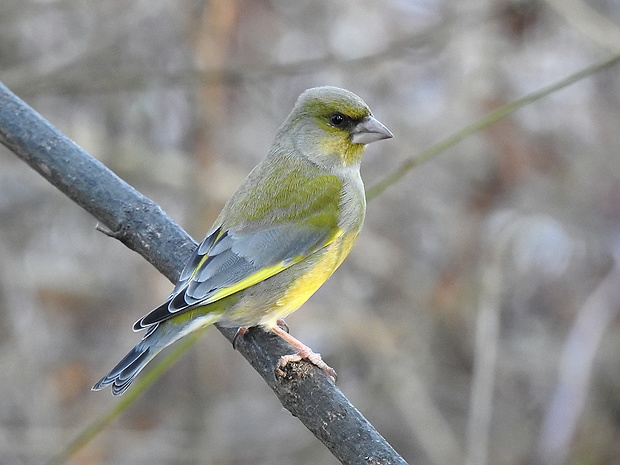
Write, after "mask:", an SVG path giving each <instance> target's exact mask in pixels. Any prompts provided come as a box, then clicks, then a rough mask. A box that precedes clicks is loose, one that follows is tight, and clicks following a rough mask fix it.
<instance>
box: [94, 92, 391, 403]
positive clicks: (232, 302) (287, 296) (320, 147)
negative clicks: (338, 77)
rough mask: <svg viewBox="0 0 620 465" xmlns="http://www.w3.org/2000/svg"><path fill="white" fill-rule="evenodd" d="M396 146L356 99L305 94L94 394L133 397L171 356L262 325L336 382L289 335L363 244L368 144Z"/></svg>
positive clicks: (316, 358) (343, 95)
mask: <svg viewBox="0 0 620 465" xmlns="http://www.w3.org/2000/svg"><path fill="white" fill-rule="evenodd" d="M391 137H393V136H392V133H391V132H390V131H389V130H388V129H387V128H386V127H385V126H384V125H383V124H381V123H380V122H379V121H378V120H377V119H375V118H374V117H373V115H372V113H371V111H370V109H369V108H368V105H366V103H364V101H363V100H362V99H361V98H359V97H358V96H357V95H355V94H353V93H351V92H349V91H347V90H344V89H339V88H337V87H317V88H313V89H308V90H306V91H305V92H303V93H302V94H301V95H300V96H299V99H298V100H297V103H296V104H295V107H294V108H293V111H292V112H291V113H290V115H289V116H288V117H287V118H286V120H285V121H284V123H283V124H282V126H281V127H280V128H279V130H278V132H277V134H276V138H275V141H274V143H273V146H272V147H271V149H270V150H269V153H268V155H267V157H266V158H265V159H264V160H263V161H262V162H261V163H259V164H258V165H257V166H256V167H255V168H254V169H253V170H252V171H251V172H250V174H249V175H248V176H247V178H246V179H245V181H244V182H243V183H242V184H241V185H240V186H239V187H238V188H237V190H236V191H235V193H234V194H233V196H232V198H231V199H230V200H229V201H228V202H227V203H226V205H225V206H224V209H223V210H222V212H221V213H220V215H219V216H218V217H217V219H216V220H215V223H214V224H213V226H212V227H211V229H210V230H209V232H208V233H207V235H206V237H205V239H204V240H203V241H202V242H201V243H200V245H199V246H198V247H197V249H196V250H195V252H194V253H193V255H192V257H191V258H190V259H189V261H188V263H187V264H186V266H185V268H184V269H183V271H182V273H181V275H180V277H179V281H178V283H177V285H176V286H175V288H174V290H173V291H172V294H170V297H169V298H168V300H166V302H164V303H163V304H162V305H160V306H159V307H157V308H155V309H154V310H152V311H151V312H150V313H148V314H147V315H145V316H143V317H142V318H140V319H139V320H138V321H137V322H136V323H135V324H134V326H133V329H134V331H139V330H142V329H146V334H145V335H144V337H143V338H142V340H141V341H140V342H139V343H138V344H137V345H136V346H135V347H134V348H133V349H132V350H131V351H130V352H129V353H128V354H127V355H126V356H125V358H123V359H122V360H121V361H120V362H119V363H118V364H117V365H116V366H115V367H114V368H113V369H112V371H111V372H110V373H109V374H107V375H106V376H104V377H103V378H102V379H101V380H100V381H99V382H98V383H97V384H95V385H94V386H93V388H92V389H93V390H99V389H103V388H104V387H106V386H107V385H110V384H111V385H112V393H113V394H114V395H120V394H122V393H124V392H125V391H126V390H127V388H128V387H129V385H130V384H131V382H132V381H133V380H134V379H135V377H136V376H137V375H138V373H139V372H140V371H141V370H142V369H143V368H144V367H145V366H146V364H147V363H148V362H149V361H150V360H152V359H153V357H155V355H157V353H159V352H160V351H161V350H162V349H163V348H164V347H166V346H168V345H170V344H172V343H173V342H175V341H177V340H179V339H180V338H182V337H183V336H185V335H187V334H189V333H190V332H192V331H196V330H198V329H200V328H203V327H205V326H208V325H211V324H214V323H218V324H220V325H223V326H228V327H239V328H240V329H239V330H238V333H237V335H238V336H240V335H242V334H243V333H244V332H245V331H246V330H247V328H249V327H253V326H260V327H262V328H263V329H264V330H266V331H273V332H275V333H276V334H278V335H279V336H280V337H282V338H283V339H285V340H286V341H287V342H289V343H290V344H291V345H292V346H293V347H294V348H295V350H297V352H296V353H295V354H290V355H285V356H283V357H282V358H281V359H280V362H279V364H278V369H280V368H281V367H282V366H284V365H286V364H287V363H289V362H291V361H298V360H301V359H307V360H309V361H310V362H312V363H314V364H315V365H317V366H319V367H320V368H321V369H323V371H325V372H326V373H327V374H328V375H329V376H330V377H332V379H333V380H335V372H334V371H333V370H332V369H331V368H330V367H329V366H327V364H326V363H325V362H323V360H322V359H321V357H320V355H319V354H317V353H314V352H312V351H311V350H310V348H309V347H307V346H305V345H304V344H302V343H301V342H300V341H298V340H297V339H295V338H293V337H292V336H291V335H289V334H288V332H287V331H285V330H283V329H282V327H281V326H283V324H282V323H283V321H282V319H283V318H284V317H285V316H287V315H289V314H290V313H291V312H293V311H295V310H297V309H298V308H299V307H300V306H301V305H302V304H303V303H304V302H305V301H306V300H308V298H309V297H310V296H311V295H312V294H313V293H314V292H315V291H316V290H317V289H318V288H319V287H320V286H321V285H322V284H323V283H324V282H325V281H326V280H327V278H329V277H330V276H331V274H332V273H333V272H334V271H335V270H336V268H338V266H339V265H340V264H341V263H342V261H343V260H344V259H345V257H346V256H347V254H348V253H349V251H350V250H351V247H352V246H353V243H354V242H355V240H356V238H357V236H358V234H359V232H360V229H361V227H362V223H363V221H364V215H365V211H366V198H365V194H364V186H363V184H362V179H361V176H360V163H361V159H362V154H363V152H364V149H365V147H366V145H367V144H369V143H371V142H375V141H379V140H382V139H389V138H391Z"/></svg>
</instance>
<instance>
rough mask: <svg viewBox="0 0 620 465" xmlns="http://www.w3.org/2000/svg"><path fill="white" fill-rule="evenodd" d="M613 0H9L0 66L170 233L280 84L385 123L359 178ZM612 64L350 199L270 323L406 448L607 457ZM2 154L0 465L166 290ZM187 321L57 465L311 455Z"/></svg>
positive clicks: (522, 76)
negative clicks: (129, 397) (118, 409)
mask: <svg viewBox="0 0 620 465" xmlns="http://www.w3.org/2000/svg"><path fill="white" fill-rule="evenodd" d="M619 31H620V3H619V2H618V1H614V0H593V1H589V2H587V3H582V2H581V1H576V0H572V1H561V0H553V1H552V0H546V1H542V0H541V1H508V0H498V1H485V0H462V1H459V2H450V1H440V0H434V1H433V0H411V1H408V0H387V1H371V0H361V1H359V0H345V1H339V2H334V1H327V0H321V1H295V2H287V1H281V0H272V1H268V0H258V1H251V0H238V1H226V0H213V1H207V2H204V1H198V0H177V1H172V0H167V1H164V0H148V1H147V0H138V1H133V2H127V1H121V0H107V1H105V2H101V1H96V0H51V1H34V0H22V1H18V0H9V1H8V2H3V3H2V5H1V6H0V79H1V80H2V81H3V82H4V83H5V84H6V85H7V86H8V87H9V88H11V89H12V90H13V91H14V92H15V93H17V94H18V95H19V96H21V97H22V98H23V99H24V100H26V101H27V102H28V103H29V104H31V105H32V106H33V107H34V108H35V109H37V110H38V111H39V112H41V113H42V114H43V115H44V116H45V117H46V118H48V119H49V120H50V121H51V122H52V123H53V124H54V125H56V126H57V127H58V128H59V129H61V130H62V131H64V132H65V133H66V134H67V135H68V136H69V137H71V138H72V139H74V140H75V141H76V142H77V143H78V144H80V145H81V146H82V147H84V148H85V149H86V150H87V151H89V152H90V153H91V154H92V155H93V156H95V157H97V158H98V159H99V160H101V161H102V162H104V163H105V164H106V165H107V166H108V167H110V168H111V169H112V170H114V171H115V172H116V173H117V174H118V175H120V176H121V177H122V178H123V179H125V180H126V181H128V182H129V183H130V184H132V185H134V186H135V187H136V188H137V189H139V190H140V191H142V192H143V193H144V194H146V195H147V196H149V197H150V198H152V199H153V200H155V201H156V202H158V203H159V204H160V205H162V207H163V208H164V209H165V210H166V211H167V212H168V213H169V214H170V216H172V218H173V219H175V220H176V221H177V222H179V223H180V224H181V225H183V226H184V227H185V228H186V229H187V230H188V231H189V232H190V233H191V234H192V235H193V236H194V237H195V238H196V239H200V238H202V235H203V234H204V232H205V231H206V230H207V229H208V227H209V226H210V223H211V221H212V220H213V219H214V217H215V215H216V214H217V213H218V212H219V209H220V208H221V207H222V206H223V203H224V202H225V201H226V199H227V198H228V196H229V195H230V194H231V193H232V191H233V190H234V188H235V187H236V186H237V185H238V183H239V182H241V180H242V179H243V177H244V176H245V175H246V174H247V173H248V172H249V170H250V169H251V168H252V167H253V166H254V165H255V164H256V163H257V162H258V161H259V160H260V159H261V158H262V157H263V156H264V155H265V154H266V152H267V150H268V148H269V146H270V144H271V141H272V138H273V135H274V133H275V131H276V129H277V127H278V126H279V124H280V123H281V122H282V120H283V119H284V118H285V116H286V115H287V114H288V112H289V111H290V109H291V108H292V105H293V103H294V101H295V99H296V97H297V96H298V94H299V93H300V92H301V91H303V90H304V89H306V88H308V87H312V86H316V85H324V84H330V85H337V86H341V87H345V88H348V89H350V90H352V91H354V92H356V93H358V94H359V95H360V96H362V98H364V99H365V100H366V101H367V102H368V104H369V105H370V106H371V108H372V109H373V111H374V113H375V115H376V116H377V117H378V118H379V119H380V120H381V121H382V122H383V123H385V124H386V125H387V126H388V127H389V128H390V129H391V130H392V131H393V133H394V134H395V139H394V140H392V141H389V142H382V143H380V144H373V145H372V146H370V147H369V150H368V152H367V155H366V157H365V161H364V165H363V176H364V179H365V181H366V185H367V186H371V185H372V184H373V183H375V182H377V181H379V180H381V179H382V178H383V177H384V176H386V175H387V174H388V173H391V172H392V171H393V170H394V169H396V168H397V167H398V166H399V165H400V163H402V162H403V161H404V160H405V159H407V158H409V157H412V156H414V155H415V154H417V153H419V152H421V151H422V150H423V149H425V148H428V147H429V146H431V145H432V144H433V143H436V142H438V141H439V140H441V139H442V138H444V137H446V136H447V135H449V134H451V133H452V132H454V131H456V130H457V129H460V128H461V127H463V126H464V125H466V124H469V123H471V122H472V121H474V120H476V119H477V118H479V117H480V116H482V115H484V114H485V113H486V112H488V111H490V110H492V109H493V108H496V107H497V106H499V105H501V104H504V103H507V102H509V101H511V100H514V99H516V98H518V97H520V96H522V95H524V94H526V93H528V92H531V91H533V90H536V89H538V88H540V87H542V86H544V85H547V84H549V83H552V82H554V81H556V80H558V79H560V78H562V77H565V76H567V75H569V74H570V73H572V72H575V71H577V70H579V69H581V68H583V67H585V66H587V65H588V64H591V63H594V62H596V61H597V60H599V59H601V58H602V57H604V56H606V55H607V53H609V52H610V51H611V50H617V49H620V39H619V35H620V32H619ZM619 154H620V70H619V68H618V67H617V66H616V67H614V68H611V69H609V70H606V71H604V72H601V73H599V74H597V75H595V76H593V77H590V78H588V79H586V80H584V81H582V82H579V83H578V84H576V85H573V86H571V87H569V88H567V89H565V90H563V91H561V92H557V93H555V94H553V95H551V96H550V97H548V98H546V99H544V100H542V101H540V102H538V103H535V104H533V105H530V106H528V107H526V108H525V109H523V110H521V111H519V112H517V113H516V114H514V115H513V116H512V117H510V118H509V119H506V120H504V121H502V122H500V123H498V124H496V125H494V126H492V127H491V128H489V129H488V130H485V131H483V132H480V133H478V134H476V135H475V136H473V137H470V138H468V139H467V140H466V141H464V142H462V143H460V144H459V145H458V146H456V147H454V148H452V149H450V150H448V151H447V152H445V153H443V154H441V155H440V156H437V157H435V158H433V159H432V160H431V161H430V162H428V163H425V164H424V165H422V166H420V167H418V168H416V169H415V170H414V171H413V172H411V173H409V174H408V175H407V176H406V177H405V178H404V179H402V180H401V181H400V182H398V183H397V184H395V185H393V186H392V187H391V188H390V189H389V190H387V191H386V192H384V193H383V194H382V195H381V196H380V197H378V198H376V199H375V200H373V201H372V202H370V203H369V206H368V213H367V222H366V226H365V229H364V231H363V234H362V236H361V238H360V240H359V242H358V244H357V246H356V247H355V248H354V250H353V252H352V255H351V256H350V257H349V259H348V260H347V261H346V262H345V263H344V265H343V266H342V268H341V269H340V270H339V271H338V272H337V273H336V274H335V275H334V277H333V278H332V279H331V280H330V281H329V282H328V283H327V284H326V285H325V286H324V287H323V288H322V289H321V290H320V291H319V292H318V293H317V294H316V295H315V296H314V297H313V298H312V299H311V300H310V301H309V302H308V303H307V304H306V305H305V306H304V307H303V308H302V309H301V310H300V311H299V312H297V313H296V314H294V315H293V316H292V317H290V318H289V319H288V323H289V325H290V326H291V331H292V333H293V334H294V335H295V336H297V337H299V338H300V339H301V340H303V341H305V342H307V343H308V344H309V345H310V346H312V347H313V348H314V349H315V350H317V351H320V352H321V353H322V354H323V356H324V358H325V359H326V360H327V362H328V363H329V364H330V365H331V366H333V367H334V368H335V369H336V370H337V371H338V373H339V386H340V388H341V389H342V390H343V391H344V393H345V394H346V395H347V396H348V397H349V398H350V399H351V401H352V402H353V403H354V404H355V405H356V406H357V407H358V408H359V409H360V410H361V411H362V412H363V413H364V414H365V415H366V416H367V418H368V419H369V420H370V421H371V422H372V423H373V424H374V425H375V426H376V427H377V429H378V430H379V431H380V432H381V433H382V434H383V435H384V436H385V437H386V438H387V439H388V441H390V443H391V444H392V445H393V446H394V447H395V448H396V449H397V450H398V451H399V452H400V453H401V454H402V455H403V456H404V457H405V459H407V460H408V461H409V462H410V463H412V464H413V463H415V464H428V465H440V464H467V465H474V464H476V465H484V464H486V463H489V464H505V465H516V464H529V463H540V464H544V465H560V464H562V463H567V464H594V465H597V464H606V465H607V464H620V325H619V319H618V316H617V313H618V309H619V308H620V307H619V305H620V271H619V269H618V263H617V261H618V257H619V247H620V169H619V168H620V157H619ZM95 226H96V221H95V220H94V219H93V218H92V217H90V216H89V215H88V214H87V213H85V212H83V211H82V210H81V209H80V208H79V207H77V206H76V205H75V204H73V203H72V202H70V201H69V200H67V199H66V198H65V197H64V196H63V195H61V194H60V193H58V192H57V191H56V190H55V189H54V188H52V187H51V186H50V185H48V184H47V183H46V182H45V181H43V180H42V179H41V178H40V177H39V176H38V175H37V174H36V173H35V172H34V171H32V170H31V169H30V168H28V167H27V166H26V165H25V164H24V163H23V162H21V161H20V160H18V159H17V158H16V157H15V156H14V155H13V154H11V153H10V152H8V151H7V150H6V149H4V148H1V149H0V257H1V259H0V369H1V372H2V376H1V377H0V392H1V394H2V395H0V463H2V464H34V463H42V462H44V461H45V460H47V459H49V458H51V457H52V456H53V455H54V454H55V453H57V452H59V451H60V450H61V449H62V448H63V446H64V445H65V444H67V443H68V441H69V440H70V439H72V438H73V437H74V436H75V435H76V434H77V432H78V431H80V430H81V428H84V427H85V426H86V425H87V424H88V423H89V422H90V421H92V420H93V419H94V418H96V416H97V415H99V414H101V413H103V412H104V411H106V410H107V409H109V408H110V407H111V406H112V405H113V404H114V403H115V402H116V399H114V398H112V396H111V395H110V394H109V392H107V391H106V392H98V393H93V392H90V390H89V389H90V386H91V385H92V384H93V383H94V382H95V381H97V380H98V379H99V378H100V377H101V376H102V375H103V374H105V373H106V372H107V371H108V370H109V369H110V368H111V367H112V366H113V365H114V364H115V363H116V362H117V361H118V360H119V359H120V357H122V356H123V355H124V354H125V353H126V352H127V351H128V350H129V349H130V348H131V347H132V346H133V345H134V344H135V343H136V342H137V340H138V339H139V337H140V336H139V335H137V334H134V333H133V332H132V331H131V324H132V323H133V322H134V321H135V320H136V319H137V318H139V317H140V316H142V315H143V314H144V313H146V312H147V311H148V310H150V309H151V308H152V307H154V306H155V305H156V304H158V303H159V302H160V301H161V300H162V299H164V298H165V297H166V296H167V295H168V293H169V292H170V290H171V288H172V285H171V284H170V283H169V282H167V281H166V280H165V279H164V278H163V277H161V276H160V275H159V274H158V273H157V272H156V271H155V270H154V269H153V268H151V267H150V266H149V265H148V264H147V263H146V262H145V261H144V260H142V259H141V258H140V257H139V256H138V255H136V254H134V253H132V252H130V251H129V250H127V249H126V248H125V247H124V246H123V245H121V244H120V243H117V242H116V241H114V240H112V239H110V238H108V237H106V236H104V235H103V234H101V233H99V232H97V231H95ZM335 462H336V461H335V459H334V458H333V457H332V456H331V455H330V454H329V452H328V451H327V450H326V449H325V448H324V447H323V446H322V445H321V444H320V443H319V442H318V441H317V440H316V439H315V438H314V437H313V436H312V435H311V434H310V433H309V432H308V431H307V430H305V428H304V427H303V426H302V425H301V424H300V423H298V422H297V420H295V418H293V417H292V416H291V415H290V414H289V413H288V412H286V411H284V410H283V409H282V408H281V407H280V405H279V403H278V401H277V400H276V398H275V397H274V396H273V395H272V393H271V391H270V390H269V389H268V388H267V387H266V386H265V384H264V383H263V382H262V380H261V379H260V378H259V377H258V376H257V375H256V374H255V373H254V371H253V370H252V369H251V368H250V367H249V366H248V365H247V364H246V362H245V361H243V359H242V358H241V357H240V356H239V354H237V353H236V352H234V351H233V350H232V348H231V347H230V344H229V343H228V342H227V341H225V339H224V338H222V337H221V336H220V335H219V334H218V333H217V332H216V331H211V332H210V333H208V334H207V336H206V337H205V338H204V339H203V340H202V341H201V342H200V343H199V344H197V345H196V347H195V348H194V349H193V350H192V351H191V352H190V353H189V354H187V355H186V356H185V357H184V358H183V359H182V360H181V361H180V362H178V363H177V364H176V365H175V366H174V367H173V369H171V370H170V371H169V372H168V373H167V374H166V375H165V376H164V377H163V378H162V379H160V380H159V381H158V382H157V383H156V384H155V385H154V386H153V387H152V388H151V389H150V390H149V391H148V392H147V393H146V394H145V395H144V396H142V397H141V398H140V399H139V401H138V402H136V404H134V405H133V406H132V407H131V408H130V409H129V411H127V412H126V413H124V414H123V415H122V417H121V418H120V419H119V420H118V421H116V422H115V423H114V424H113V425H112V427H110V428H108V429H106V430H105V431H104V433H103V434H101V435H100V436H98V437H97V438H96V440H95V441H93V442H92V443H90V444H89V445H88V447H87V448H86V449H84V450H83V451H82V452H81V453H80V454H79V455H78V456H77V457H75V459H74V461H73V463H80V464H81V463H84V464H218V465H220V464H221V465H229V464H230V465H232V464H317V463H321V464H323V463H324V464H332V463H335Z"/></svg>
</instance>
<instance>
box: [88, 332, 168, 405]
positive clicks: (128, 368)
mask: <svg viewBox="0 0 620 465" xmlns="http://www.w3.org/2000/svg"><path fill="white" fill-rule="evenodd" d="M149 336H150V335H149ZM149 336H147V337H145V338H144V339H142V340H141V341H140V342H139V343H138V344H137V345H136V346H135V347H134V348H133V349H131V351H130V352H129V353H128V354H127V355H125V357H124V358H123V359H122V360H121V361H120V362H118V364H117V365H116V366H115V367H114V368H113V369H112V371H110V373H108V374H107V375H106V376H104V377H103V378H101V379H100V380H99V382H98V383H97V384H95V385H94V386H93V387H92V390H93V391H99V390H100V389H103V388H104V387H106V386H108V385H109V384H111V385H112V394H114V395H115V396H120V395H121V394H122V393H124V392H125V391H126V390H127V388H128V387H129V385H130V384H131V382H132V381H133V380H134V378H135V377H136V376H138V373H140V371H141V370H142V369H143V368H144V367H145V366H146V364H147V363H149V362H150V361H151V360H152V359H153V357H155V355H157V353H158V352H159V351H161V349H163V347H160V348H157V350H153V349H154V348H155V346H154V345H153V344H151V341H150V340H149Z"/></svg>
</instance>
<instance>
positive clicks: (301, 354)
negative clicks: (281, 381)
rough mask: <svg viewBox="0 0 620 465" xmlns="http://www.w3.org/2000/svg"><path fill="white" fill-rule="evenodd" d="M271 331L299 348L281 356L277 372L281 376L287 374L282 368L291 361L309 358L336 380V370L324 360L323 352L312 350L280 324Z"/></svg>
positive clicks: (333, 380) (330, 377)
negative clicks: (293, 352)
mask: <svg viewBox="0 0 620 465" xmlns="http://www.w3.org/2000/svg"><path fill="white" fill-rule="evenodd" d="M271 331H273V332H274V333H275V334H277V335H278V336H280V337H281V338H282V339H284V340H285V341H286V342H288V343H289V344H290V345H292V346H293V347H294V348H295V349H297V353H295V354H289V355H283V356H282V357H280V360H278V366H277V367H276V372H277V373H278V374H279V375H280V376H284V375H285V373H284V371H283V370H282V368H283V367H285V366H286V365H287V364H289V363H290V362H299V361H300V360H308V361H309V362H310V363H312V364H313V365H315V366H317V367H319V368H320V369H321V370H323V373H325V374H326V375H327V376H328V377H329V379H331V380H332V382H334V383H335V382H336V371H335V370H334V369H333V368H332V367H330V366H329V365H328V364H327V363H325V362H324V361H323V359H322V358H321V354H317V353H316V352H312V349H311V348H310V347H308V346H307V345H305V344H304V343H303V342H301V341H299V340H297V339H295V338H294V337H293V336H291V335H290V334H289V333H287V332H286V331H284V330H283V329H282V328H280V327H279V326H274V327H273V328H272V329H271Z"/></svg>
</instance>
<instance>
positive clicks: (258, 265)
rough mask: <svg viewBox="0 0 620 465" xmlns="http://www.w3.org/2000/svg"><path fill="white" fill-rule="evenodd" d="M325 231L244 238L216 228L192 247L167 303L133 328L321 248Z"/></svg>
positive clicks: (272, 231)
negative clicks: (197, 268) (192, 253)
mask: <svg viewBox="0 0 620 465" xmlns="http://www.w3.org/2000/svg"><path fill="white" fill-rule="evenodd" d="M330 233H332V231H330V230H329V229H322V228H306V229H304V230H302V231H300V228H299V227H298V226H296V225H291V224H286V225H281V226H277V227H274V228H269V229H265V230H261V231H254V232H251V233H248V234H243V232H239V233H235V232H231V231H226V232H225V233H223V234H222V233H221V231H220V229H217V230H215V231H213V233H212V234H210V235H209V236H207V237H206V238H205V239H204V241H203V242H202V243H201V244H200V245H199V246H198V248H197V249H196V251H195V252H194V255H193V256H192V258H191V259H190V260H189V262H188V264H187V265H186V266H185V268H184V269H183V271H182V273H181V276H180V278H179V282H178V284H177V285H176V287H175V289H174V291H173V292H172V294H171V295H170V298H169V299H168V301H167V302H166V303H164V304H163V305H161V306H160V307H158V308H156V309H155V310H153V311H152V312H151V313H149V314H147V315H145V316H144V317H143V318H141V319H140V320H139V321H138V322H137V323H136V324H135V325H134V329H141V328H145V327H148V326H151V325H153V324H156V323H160V322H162V321H165V320H167V319H168V318H171V317H172V316H174V315H175V314H178V313H179V312H182V311H185V310H189V309H191V308H195V307H198V306H200V305H201V303H203V302H205V301H207V300H208V299H209V298H210V297H211V296H213V294H215V293H216V292H218V291H219V290H220V289H223V288H226V287H229V286H232V285H234V284H236V283H239V282H241V281H242V280H244V279H246V278H247V277H249V276H252V275H253V274H254V273H256V272H258V271H260V270H262V269H264V268H269V267H272V266H276V265H278V264H282V266H283V267H287V266H289V265H290V264H292V263H294V261H295V260H296V259H297V258H298V257H305V256H307V255H309V254H312V253H313V252H315V251H316V250H318V249H320V248H322V247H323V246H324V245H325V244H326V242H327V241H328V240H329V238H330ZM218 236H219V237H218ZM205 256H207V258H206V259H205ZM203 260H204V261H203ZM201 261H202V264H200V263H201ZM199 264H200V269H199V270H198V271H197V272H196V267H198V265H199Z"/></svg>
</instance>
